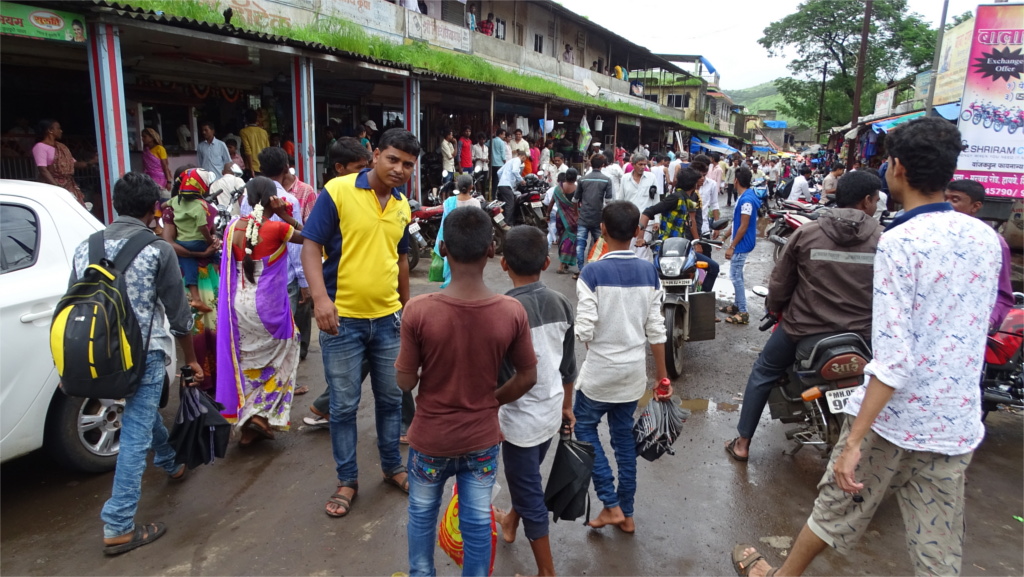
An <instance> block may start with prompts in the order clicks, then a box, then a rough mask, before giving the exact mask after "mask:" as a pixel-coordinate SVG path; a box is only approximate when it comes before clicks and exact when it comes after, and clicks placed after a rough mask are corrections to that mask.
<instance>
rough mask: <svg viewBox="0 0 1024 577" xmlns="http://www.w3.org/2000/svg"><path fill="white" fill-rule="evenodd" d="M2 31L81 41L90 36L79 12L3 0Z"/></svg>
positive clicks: (20, 34)
mask: <svg viewBox="0 0 1024 577" xmlns="http://www.w3.org/2000/svg"><path fill="white" fill-rule="evenodd" d="M0 34H6V35H8V36H21V37H24V38H38V39H41V40H57V41H60V42H78V43H84V42H85V41H86V38H87V36H86V30H85V18H82V16H80V15H78V14H72V13H70V12H63V11H60V10H50V9H46V8H37V7H35V6H22V5H21V4H12V3H10V2H0Z"/></svg>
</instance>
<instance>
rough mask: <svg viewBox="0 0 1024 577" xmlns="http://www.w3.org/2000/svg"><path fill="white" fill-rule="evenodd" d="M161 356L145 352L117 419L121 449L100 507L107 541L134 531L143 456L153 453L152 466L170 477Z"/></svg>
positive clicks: (171, 459)
mask: <svg viewBox="0 0 1024 577" xmlns="http://www.w3.org/2000/svg"><path fill="white" fill-rule="evenodd" d="M165 358H166V357H165V356H164V353H163V352H161V351H149V354H147V355H146V372H145V374H144V375H143V376H142V382H141V383H139V388H138V390H137V391H135V394H134V395H133V396H131V397H128V398H127V399H125V403H124V413H123V414H122V415H121V449H120V450H119V451H118V453H117V468H116V469H114V488H113V489H112V490H111V492H110V499H108V500H107V502H106V503H105V504H104V505H103V511H102V512H101V513H100V518H101V519H103V522H104V523H106V524H105V525H104V526H103V537H104V538H108V539H109V538H111V537H117V536H120V535H124V534H126V533H131V532H132V531H134V530H135V511H136V510H137V509H138V508H139V498H140V497H141V496H142V474H143V473H144V472H145V471H146V454H147V453H148V452H149V450H150V448H152V449H153V453H154V456H153V465H154V466H155V467H158V468H160V469H163V470H164V471H167V472H168V473H174V472H176V471H177V469H178V465H177V464H176V463H175V462H174V456H175V455H174V449H172V448H171V446H170V445H169V444H168V443H167V428H166V427H164V422H163V420H161V418H160V413H159V412H158V411H159V405H160V393H161V392H162V391H163V388H164V367H165V366H166V365H165V360H164V359H165Z"/></svg>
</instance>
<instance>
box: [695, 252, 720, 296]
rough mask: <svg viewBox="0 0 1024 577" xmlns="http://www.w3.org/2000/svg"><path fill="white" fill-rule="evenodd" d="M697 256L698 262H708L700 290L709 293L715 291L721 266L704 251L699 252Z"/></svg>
mask: <svg viewBox="0 0 1024 577" xmlns="http://www.w3.org/2000/svg"><path fill="white" fill-rule="evenodd" d="M695 256H696V257H697V261H698V262H706V263H708V268H707V269H705V272H706V274H705V275H704V282H702V283H701V285H700V290H701V291H703V292H708V293H709V292H713V291H714V290H715V281H716V280H717V279H718V271H719V270H721V267H720V266H718V263H717V262H715V261H714V260H712V259H711V257H709V256H705V255H703V254H702V253H699V252H698V253H696V254H695Z"/></svg>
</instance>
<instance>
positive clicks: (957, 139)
mask: <svg viewBox="0 0 1024 577" xmlns="http://www.w3.org/2000/svg"><path fill="white" fill-rule="evenodd" d="M886 148H887V150H888V152H889V170H888V171H887V172H886V175H885V176H886V180H887V181H888V183H889V191H890V192H891V193H892V195H893V197H894V198H895V199H896V201H897V202H899V203H901V204H902V205H903V208H904V210H905V211H906V212H904V213H903V215H901V216H899V217H897V218H896V219H895V220H894V221H893V222H892V224H891V225H889V228H888V229H886V231H885V232H883V233H882V237H881V239H880V240H879V242H878V252H877V254H876V256H875V260H874V295H873V302H872V309H873V318H872V339H871V340H872V345H873V349H874V359H872V360H871V362H870V363H868V365H867V366H866V367H865V368H864V373H865V376H866V377H867V382H866V383H865V384H862V385H861V386H860V388H859V389H858V390H857V391H856V392H854V394H853V396H851V397H850V399H849V402H848V403H847V405H846V409H845V412H846V413H848V414H850V415H852V416H853V417H854V418H853V419H848V420H847V421H845V423H844V425H843V429H842V432H841V434H840V437H839V441H838V443H837V444H836V447H835V449H834V450H833V451H832V456H831V459H830V461H829V465H828V468H827V470H826V473H825V476H824V477H823V478H822V480H821V482H820V483H819V484H818V488H819V494H818V498H817V500H816V501H815V502H814V507H813V509H812V511H811V516H810V518H809V519H808V520H807V523H806V524H805V525H804V527H803V530H802V531H801V532H800V535H799V537H797V540H796V543H794V544H793V548H792V549H791V550H790V553H789V555H788V556H787V557H786V561H785V563H783V565H782V567H780V568H779V570H778V572H779V573H780V574H783V575H800V574H802V573H803V571H804V570H805V569H806V568H807V566H808V565H809V564H810V563H811V561H813V560H814V558H815V557H816V556H817V555H818V554H820V553H821V552H822V551H824V550H825V549H826V548H832V549H836V550H838V551H839V552H840V553H844V554H845V553H848V552H849V551H850V550H851V549H852V548H853V547H854V545H855V544H856V543H857V540H858V539H859V538H860V536H861V535H863V534H864V532H865V531H866V530H867V527H868V523H869V522H870V521H871V518H872V517H874V514H875V512H876V511H877V510H878V507H879V505H880V504H881V503H882V502H883V500H884V499H885V497H886V496H887V495H888V493H890V492H895V493H896V496H897V498H898V502H899V505H900V512H901V513H902V515H903V523H904V526H905V528H906V542H907V545H908V546H909V548H910V555H911V560H912V561H913V563H914V573H915V574H917V575H959V574H960V564H961V560H962V554H963V542H964V530H965V527H964V471H965V470H966V469H967V466H968V464H970V462H971V457H972V456H973V454H974V449H975V448H976V447H977V446H978V445H979V444H980V443H981V439H982V437H983V436H984V431H985V429H984V426H983V425H982V422H981V389H980V388H979V387H978V381H979V380H980V378H981V371H982V363H983V361H984V355H982V354H980V353H981V351H983V350H984V349H985V340H986V338H987V336H988V335H987V333H988V312H989V311H991V310H992V306H993V305H994V304H995V301H996V292H997V287H998V282H999V280H998V275H999V269H1000V264H1001V262H1002V256H1001V250H1000V247H999V241H998V239H997V237H996V233H995V231H993V230H992V229H991V228H990V227H988V226H986V225H985V224H983V223H981V222H979V221H978V220H977V219H973V218H971V217H969V216H967V215H963V214H959V213H956V212H955V211H953V208H952V206H951V205H950V204H949V203H946V202H943V190H944V189H945V187H946V184H947V183H948V182H949V181H950V179H952V177H953V171H954V170H955V168H956V161H957V157H958V156H959V155H960V152H961V149H962V144H961V136H960V131H959V130H957V128H956V127H955V126H954V125H952V124H950V123H949V122H946V121H945V120H943V119H941V118H935V117H931V118H919V119H917V120H912V121H910V122H908V123H906V124H904V125H902V126H900V127H899V128H898V129H897V130H893V131H892V132H890V133H889V134H888V136H887V138H886ZM851 423H852V424H851ZM864 457H867V458H864ZM889 502H890V503H891V502H892V501H889ZM733 563H734V565H735V566H736V568H737V570H738V571H743V572H744V574H748V575H753V576H756V577H759V576H761V575H765V574H766V573H768V572H773V573H774V570H773V569H772V568H771V567H769V565H768V563H767V562H766V561H765V560H764V557H763V556H762V555H760V554H759V553H758V552H757V551H756V550H755V549H754V548H753V547H751V546H746V545H738V546H737V547H736V548H735V549H734V550H733Z"/></svg>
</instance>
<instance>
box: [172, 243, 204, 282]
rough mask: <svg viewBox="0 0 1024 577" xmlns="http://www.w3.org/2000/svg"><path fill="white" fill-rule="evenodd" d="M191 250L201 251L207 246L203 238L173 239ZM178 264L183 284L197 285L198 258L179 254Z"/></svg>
mask: <svg viewBox="0 0 1024 577" xmlns="http://www.w3.org/2000/svg"><path fill="white" fill-rule="evenodd" d="M174 242H177V243H178V244H180V245H181V246H183V247H185V248H186V249H188V250H190V251H192V252H202V251H204V250H206V247H207V246H209V245H208V244H206V241H205V240H177V241H174ZM178 266H179V267H180V268H181V276H182V278H184V279H185V286H197V285H198V284H199V260H198V259H194V258H192V257H190V256H179V257H178Z"/></svg>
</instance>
